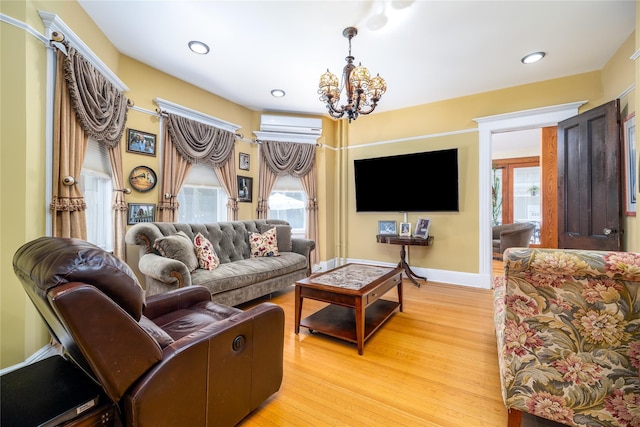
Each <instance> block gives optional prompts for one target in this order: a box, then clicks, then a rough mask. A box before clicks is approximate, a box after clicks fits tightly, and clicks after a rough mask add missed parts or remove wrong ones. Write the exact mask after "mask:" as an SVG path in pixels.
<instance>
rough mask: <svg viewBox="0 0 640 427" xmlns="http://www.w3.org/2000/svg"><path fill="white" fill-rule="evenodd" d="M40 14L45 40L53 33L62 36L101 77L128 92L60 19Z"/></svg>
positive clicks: (48, 14)
mask: <svg viewBox="0 0 640 427" xmlns="http://www.w3.org/2000/svg"><path fill="white" fill-rule="evenodd" d="M38 13H39V14H40V19H42V22H43V23H44V27H45V29H46V30H47V32H46V38H47V40H50V39H51V34H53V32H58V33H60V34H62V35H64V38H65V40H67V41H68V42H69V44H71V45H72V46H73V47H74V48H75V49H76V50H77V51H78V52H80V54H82V56H83V57H84V58H85V59H86V60H87V61H89V62H90V63H91V65H93V66H94V67H95V68H96V69H97V70H98V71H99V72H100V73H101V74H102V75H103V76H105V77H106V79H107V80H109V81H110V82H111V84H113V85H114V86H115V87H117V88H118V89H120V90H121V91H123V92H128V91H129V88H128V87H127V85H125V84H124V83H123V82H122V80H120V79H119V78H118V76H117V75H116V74H115V73H114V72H113V71H111V69H110V68H109V67H107V66H106V65H105V63H104V62H102V60H101V59H100V58H99V57H98V56H97V55H96V54H95V53H93V51H92V50H91V49H89V46H87V45H86V44H85V43H84V42H83V41H82V40H81V39H80V37H78V36H77V35H76V33H74V32H73V30H71V28H69V27H68V26H67V24H65V23H64V21H63V20H62V19H60V18H59V17H58V15H56V14H54V13H50V12H45V11H42V10H40V11H38Z"/></svg>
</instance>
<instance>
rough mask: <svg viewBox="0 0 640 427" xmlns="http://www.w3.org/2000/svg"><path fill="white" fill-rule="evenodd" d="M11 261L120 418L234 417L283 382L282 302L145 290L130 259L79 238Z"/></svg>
mask: <svg viewBox="0 0 640 427" xmlns="http://www.w3.org/2000/svg"><path fill="white" fill-rule="evenodd" d="M13 265H14V271H15V273H16V275H17V276H18V277H19V279H20V281H21V282H22V284H23V286H24V288H25V291H26V292H27V294H28V296H29V297H30V299H31V300H32V302H33V304H34V305H35V306H36V308H37V310H38V311H39V313H40V315H41V316H42V318H43V320H44V321H45V323H46V325H47V326H48V328H49V331H50V333H51V336H52V338H53V339H54V340H55V341H57V342H59V343H60V344H61V345H62V347H63V348H64V352H65V356H66V358H68V359H69V360H71V361H73V362H74V363H75V364H77V365H78V366H80V367H81V368H82V369H83V370H84V371H85V372H86V373H87V374H88V375H90V376H91V377H93V378H94V379H95V381H96V382H97V383H99V384H100V385H101V386H102V388H103V389H104V391H105V393H106V395H107V396H108V397H109V398H110V399H111V400H112V401H113V402H114V403H115V404H116V405H117V407H118V409H119V412H120V414H121V418H122V424H124V425H126V426H143V425H148V426H213V425H216V426H233V425H235V424H237V423H238V422H239V421H241V420H242V419H243V418H244V417H245V416H246V415H248V414H249V413H250V412H251V411H253V410H255V409H256V408H258V407H259V406H260V405H261V404H262V403H263V402H264V401H265V400H266V399H267V398H269V397H270V396H271V395H272V394H274V393H275V392H276V391H278V389H279V388H280V385H281V382H282V373H283V363H282V361H283V357H282V356H283V353H282V352H283V337H284V312H283V310H282V308H280V307H279V306H277V305H275V304H271V303H262V304H260V305H257V306H255V307H253V308H250V309H248V310H246V311H242V310H240V309H237V308H233V307H227V306H223V305H219V304H216V303H213V302H211V294H210V292H209V290H208V289H206V288H204V287H201V286H190V287H187V288H181V289H177V290H174V291H171V292H167V293H164V294H159V295H154V296H153V297H149V298H147V299H146V301H145V298H144V292H143V290H142V288H141V286H140V284H139V283H138V280H137V279H136V277H135V275H134V274H133V272H132V271H131V269H130V268H129V267H128V266H127V265H126V264H125V263H124V262H123V261H121V260H120V259H118V258H116V257H114V256H113V255H111V254H110V253H108V252H105V251H103V250H102V249H100V248H98V247H96V246H93V245H91V244H90V243H87V242H85V241H82V240H78V239H63V238H54V237H42V238H39V239H36V240H34V241H32V242H29V243H27V244H25V245H24V246H22V247H21V248H20V249H18V251H17V252H16V254H15V255H14V260H13Z"/></svg>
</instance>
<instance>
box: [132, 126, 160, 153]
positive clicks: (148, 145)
mask: <svg viewBox="0 0 640 427" xmlns="http://www.w3.org/2000/svg"><path fill="white" fill-rule="evenodd" d="M127 151H128V152H129V153H136V154H146V155H147V156H154V157H155V155H156V136H155V134H152V133H147V132H142V131H140V130H135V129H127Z"/></svg>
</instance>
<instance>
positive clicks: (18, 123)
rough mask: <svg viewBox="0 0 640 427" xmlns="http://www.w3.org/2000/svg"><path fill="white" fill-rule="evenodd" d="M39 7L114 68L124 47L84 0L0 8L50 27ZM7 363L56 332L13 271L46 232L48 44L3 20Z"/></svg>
mask: <svg viewBox="0 0 640 427" xmlns="http://www.w3.org/2000/svg"><path fill="white" fill-rule="evenodd" d="M39 9H42V10H45V11H49V12H55V13H59V14H60V16H61V17H62V18H63V19H64V20H65V22H66V23H67V24H68V25H70V26H71V27H72V28H73V29H74V32H75V33H76V34H77V35H78V36H79V37H81V38H82V39H83V40H84V42H85V43H87V44H88V45H90V46H91V48H92V50H93V51H94V52H95V53H96V54H97V55H98V56H99V57H100V58H101V59H102V60H103V61H104V62H105V64H107V65H108V66H109V67H110V68H111V69H112V70H117V67H118V61H117V58H118V57H119V54H118V52H117V51H116V50H115V49H114V48H113V46H111V44H110V43H109V42H108V40H107V39H106V37H104V35H103V34H102V33H100V32H99V31H96V30H95V26H94V25H93V24H92V21H91V20H90V19H89V17H88V16H87V15H86V14H85V13H84V11H83V10H82V8H80V6H79V5H78V4H77V3H76V2H47V1H27V2H24V1H2V2H0V12H2V13H3V14H5V15H7V16H10V17H11V18H14V19H16V20H18V21H19V22H22V23H25V24H27V25H29V26H31V27H32V28H33V29H34V30H35V31H37V32H39V33H40V34H44V26H43V24H42V20H41V19H40V17H39V15H38V14H37V11H38V10H39ZM0 43H1V45H0V46H1V49H0V63H1V72H0V88H1V90H2V96H1V97H0V98H1V104H0V105H1V111H0V120H1V122H0V136H1V139H2V143H1V144H0V154H1V155H0V165H1V170H0V185H1V194H0V201H1V203H0V265H1V266H2V271H1V272H0V279H1V284H0V292H1V297H0V339H1V345H2V348H1V351H0V366H2V367H5V366H9V365H12V364H15V363H16V362H19V361H21V360H24V359H25V357H27V356H28V355H30V354H32V353H34V352H35V351H36V350H37V349H39V348H40V347H42V345H43V344H44V343H46V342H47V337H48V334H47V332H46V329H45V327H44V324H43V323H42V321H41V320H40V318H39V317H38V315H37V313H36V311H35V309H34V308H33V306H32V304H31V302H30V301H29V300H28V298H27V296H26V294H25V292H24V291H23V289H22V287H21V285H20V283H19V282H18V280H17V279H16V278H15V275H14V274H13V267H12V258H13V254H14V253H15V251H16V250H17V249H18V248H19V247H20V245H22V244H23V243H24V242H26V241H29V240H32V239H34V238H36V237H39V236H42V235H44V234H45V232H46V213H47V206H48V202H47V201H46V200H45V190H46V188H45V186H44V185H43V183H44V182H46V176H45V170H46V161H45V154H46V150H45V105H46V103H45V96H46V93H45V90H46V55H47V49H46V47H45V45H44V44H43V43H42V42H41V41H39V40H38V39H37V38H35V37H34V36H32V35H31V34H29V33H28V32H26V31H24V30H22V29H19V28H18V27H15V26H13V25H10V24H7V23H4V22H3V23H0Z"/></svg>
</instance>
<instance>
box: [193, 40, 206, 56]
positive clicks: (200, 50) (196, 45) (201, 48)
mask: <svg viewBox="0 0 640 427" xmlns="http://www.w3.org/2000/svg"><path fill="white" fill-rule="evenodd" d="M189 49H191V51H193V52H195V53H197V54H200V55H206V54H207V53H209V46H207V45H206V44H205V43H202V42H199V41H195V40H194V41H190V42H189Z"/></svg>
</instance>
